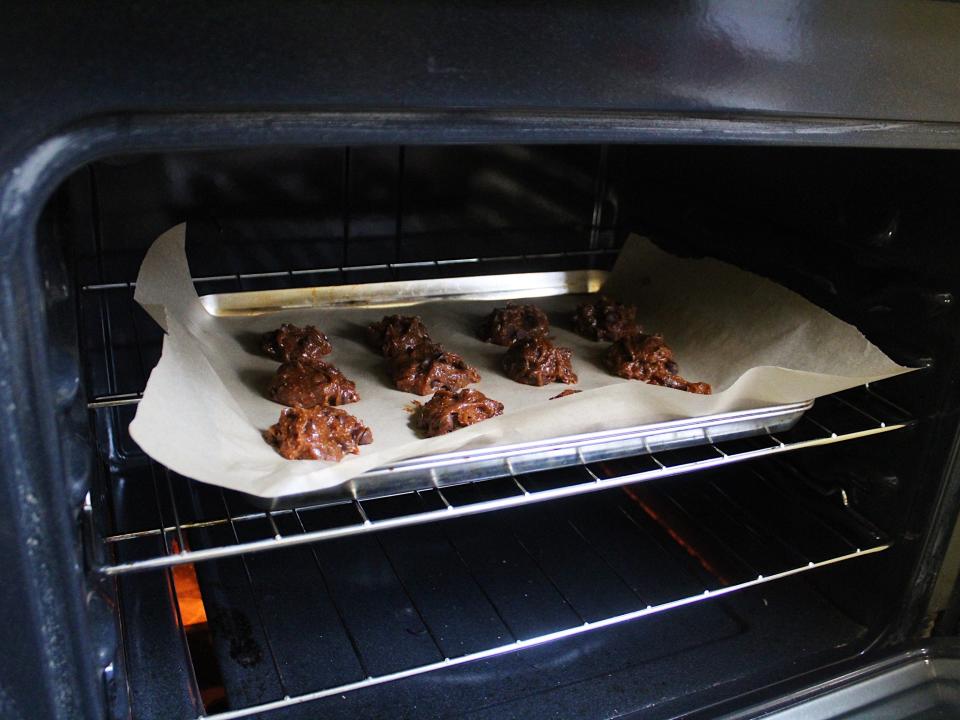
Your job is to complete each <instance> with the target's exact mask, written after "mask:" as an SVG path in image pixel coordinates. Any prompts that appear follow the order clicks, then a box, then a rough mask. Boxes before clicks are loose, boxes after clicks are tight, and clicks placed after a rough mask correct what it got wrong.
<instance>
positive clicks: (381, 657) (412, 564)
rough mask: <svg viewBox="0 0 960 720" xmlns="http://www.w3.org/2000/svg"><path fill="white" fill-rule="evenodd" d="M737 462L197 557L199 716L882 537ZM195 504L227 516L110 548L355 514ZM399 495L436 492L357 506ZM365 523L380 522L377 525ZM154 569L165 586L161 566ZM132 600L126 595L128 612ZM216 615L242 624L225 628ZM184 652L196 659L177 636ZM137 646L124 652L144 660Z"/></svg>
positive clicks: (829, 556)
mask: <svg viewBox="0 0 960 720" xmlns="http://www.w3.org/2000/svg"><path fill="white" fill-rule="evenodd" d="M743 467H744V468H745V469H738V468H724V469H722V470H720V471H719V472H717V473H711V474H710V475H709V476H708V477H706V478H701V479H702V480H703V481H702V482H697V483H677V482H675V483H668V484H659V483H658V484H651V485H640V486H631V487H628V488H623V489H622V490H609V491H606V492H600V493H597V494H594V495H591V496H590V497H588V498H578V499H576V500H574V499H570V500H559V501H557V502H554V503H549V504H546V505H534V506H531V507H524V508H515V509H512V510H509V511H506V512H501V513H493V514H485V515H482V516H478V517H474V518H462V519H461V520H459V521H454V522H448V523H438V524H434V525H425V526H421V527H418V528H411V527H407V528H398V527H395V526H394V527H393V529H391V530H386V529H384V526H383V525H380V526H379V527H380V529H384V532H381V533H378V534H376V535H374V536H372V537H369V536H366V535H365V534H362V533H363V531H361V530H360V528H361V527H364V526H362V525H360V524H353V525H349V526H347V527H348V528H349V530H347V532H346V533H345V534H343V535H339V536H338V537H339V539H337V540H331V541H330V542H327V543H321V544H315V545H312V546H311V547H309V548H297V547H286V548H285V549H283V550H280V551H279V552H278V553H276V554H269V555H264V554H261V553H252V552H245V553H244V554H241V555H239V557H224V556H219V557H218V558H217V559H212V560H210V562H205V563H201V564H199V565H196V566H195V572H196V574H197V577H198V578H199V586H200V588H201V589H202V591H203V598H204V602H205V604H206V612H207V616H208V617H209V618H213V620H211V621H209V622H208V625H209V627H206V626H205V627H203V628H201V629H200V632H204V633H207V634H208V635H209V639H208V642H209V643H210V644H211V645H212V646H213V647H214V649H215V653H218V654H219V655H220V658H221V660H220V666H221V672H222V678H221V679H220V681H219V682H222V684H223V686H224V688H225V692H226V695H227V697H228V698H230V706H229V708H228V709H227V708H223V707H210V708H206V707H203V706H197V707H196V708H195V711H196V713H197V715H198V716H203V715H206V716H208V717H215V718H218V720H227V719H228V718H241V717H247V716H253V715H259V714H260V713H266V712H268V711H270V710H278V709H283V708H289V707H291V706H295V705H298V704H301V703H307V702H313V701H321V700H323V699H324V698H331V699H332V700H331V702H335V703H341V702H342V701H343V696H346V695H347V694H349V693H351V692H352V691H357V690H364V689H367V690H369V689H371V688H374V687H377V686H381V685H385V684H387V683H392V682H396V681H401V680H404V679H412V678H415V677H416V676H418V675H423V674H425V673H431V672H450V671H453V670H454V669H455V668H457V667H458V666H462V665H466V664H468V663H479V662H481V661H487V662H489V661H492V660H494V659H495V658H498V657H501V656H507V655H510V654H512V653H516V652H518V651H521V650H524V651H528V650H531V649H532V648H535V647H537V646H540V645H544V644H546V643H553V642H557V643H564V642H577V637H578V636H581V635H584V634H585V633H603V631H604V629H607V628H612V627H614V626H620V627H624V628H626V629H622V630H618V631H617V632H618V633H628V634H629V633H631V632H633V631H631V630H630V629H629V628H630V627H634V626H635V623H631V621H640V622H641V626H642V623H643V621H642V619H643V618H648V617H651V616H654V615H657V614H660V613H663V612H665V611H673V612H683V608H685V607H688V606H692V605H698V606H699V604H701V603H704V602H706V601H710V600H717V599H720V598H725V597H727V596H730V595H731V594H732V593H738V592H741V591H746V590H749V589H750V588H753V587H756V586H759V585H763V584H766V583H769V582H771V581H774V580H778V581H785V580H786V579H787V578H790V577H791V576H795V575H798V574H800V573H805V572H808V571H810V570H813V569H816V568H821V567H825V566H828V565H834V564H837V563H842V562H847V561H851V560H855V559H858V558H863V557H868V556H872V555H874V554H876V553H881V552H883V551H884V550H887V549H888V548H889V546H890V545H889V541H888V540H887V539H886V538H885V537H884V536H883V535H882V534H881V533H880V532H879V531H877V530H876V529H875V528H872V527H870V526H869V525H868V524H867V523H865V522H864V521H862V520H861V519H859V518H858V517H857V516H856V514H855V513H849V514H848V513H843V512H841V513H839V514H838V513H833V514H831V513H827V512H822V511H821V509H820V508H818V507H815V506H813V505H808V504H806V503H807V502H808V499H807V498H804V497H801V494H800V493H793V492H792V491H791V488H790V482H789V481H788V482H785V483H784V482H782V478H777V476H776V471H775V469H766V470H756V469H755V470H751V469H750V468H748V467H746V466H743ZM600 469H601V470H602V469H603V468H600ZM157 470H159V469H157ZM144 484H146V485H152V486H153V487H152V488H151V489H152V490H155V491H156V492H157V498H158V501H160V503H161V504H163V502H162V501H163V500H165V499H167V498H165V495H166V494H167V493H169V500H170V501H171V502H173V503H174V507H175V506H176V504H178V503H180V502H181V501H182V500H185V499H187V498H186V497H185V494H184V491H187V494H189V488H188V487H187V486H186V485H185V484H183V483H181V482H179V481H177V480H176V479H175V478H170V477H169V476H165V475H164V474H162V471H160V472H157V471H155V472H154V474H153V477H152V482H151V481H150V480H147V481H146V482H145V483H144ZM455 490H457V492H458V494H459V495H460V496H461V497H462V500H463V501H464V502H471V501H472V502H474V503H483V502H485V501H486V498H489V497H490V496H491V495H493V496H496V494H497V488H494V487H491V486H490V484H489V483H476V484H473V485H470V486H467V487H464V488H458V489H455ZM193 499H194V500H196V501H197V509H198V510H199V511H203V510H205V509H206V510H212V509H213V508H215V507H216V506H217V505H219V506H220V508H221V510H222V512H223V513H224V514H225V515H226V517H225V518H223V519H222V521H213V522H208V523H184V522H183V520H184V518H181V524H180V525H179V526H177V527H175V528H174V529H172V530H171V531H169V532H168V531H166V530H164V532H162V533H160V532H159V528H158V531H157V532H155V533H153V534H147V535H140V536H138V537H137V538H136V539H134V538H132V537H128V538H125V539H119V538H112V539H111V541H112V544H113V545H114V546H115V547H114V549H115V550H116V551H117V553H118V555H120V556H121V557H126V558H130V557H134V556H136V555H138V554H141V553H143V552H144V551H145V549H146V548H147V547H148V546H150V545H152V546H163V547H165V548H167V550H168V551H169V549H170V548H172V547H175V546H179V545H180V543H181V542H182V543H184V544H185V545H187V546H192V547H196V546H201V545H204V544H208V545H210V546H211V547H212V546H214V545H217V544H221V543H224V541H225V539H227V540H228V541H229V540H230V539H232V541H233V542H234V543H235V544H234V545H232V546H230V547H231V549H236V550H238V551H239V550H252V549H253V548H252V547H250V546H249V545H247V546H246V547H244V546H245V544H246V541H247V540H248V539H250V538H253V537H256V536H258V535H260V534H263V533H274V532H278V533H284V534H286V533H291V532H294V533H297V532H299V533H301V535H302V536H306V535H307V534H308V533H310V532H311V531H314V530H316V529H318V528H323V527H328V526H330V525H336V523H338V522H341V521H342V518H339V517H338V515H340V514H343V513H344V512H347V513H349V511H350V510H351V508H349V507H347V508H344V507H342V506H332V507H326V508H304V509H297V510H292V511H289V512H287V513H279V514H274V515H273V516H271V515H270V514H261V515H259V516H257V517H244V516H237V515H234V514H233V513H232V512H231V510H230V504H231V502H230V500H229V498H227V497H226V496H225V495H224V494H222V493H221V492H220V491H219V490H216V491H211V492H210V493H209V494H207V495H205V496H204V497H200V498H196V497H195V498H193ZM407 501H409V502H412V503H417V504H422V506H423V507H424V508H426V507H429V505H430V503H431V498H430V497H428V496H424V495H420V496H417V497H414V498H389V499H386V500H384V501H382V505H381V506H378V507H376V508H373V507H368V508H366V509H365V510H364V509H362V508H356V509H357V510H358V511H363V512H366V513H371V512H373V511H374V510H376V511H377V512H378V513H380V514H384V513H391V512H393V513H396V512H402V510H401V509H400V508H402V507H403V506H404V505H405V504H406V503H407ZM210 506H212V508H211V507H210ZM367 520H368V521H369V522H370V523H372V524H373V525H374V527H376V526H377V525H376V524H377V523H378V522H384V521H378V520H376V519H375V518H371V517H369V516H368V518H367ZM357 533H361V534H357ZM224 547H226V546H224ZM194 559H196V557H195V556H194ZM571 563H572V564H571ZM357 565H359V566H360V568H359V569H357V567H356V566H357ZM127 569H128V570H129V569H132V568H131V567H128V568H127ZM141 569H142V568H141ZM163 572H164V573H166V575H167V577H168V582H169V583H170V585H171V587H174V586H175V585H176V581H175V580H174V576H173V568H170V567H166V568H165V569H164V570H163ZM358 573H359V574H358ZM146 575H149V573H148V574H146ZM146 575H141V574H128V573H123V574H121V576H120V579H121V580H122V581H123V582H125V583H133V584H134V585H133V586H135V583H137V582H139V579H140V578H141V577H144V578H145V577H146ZM359 578H363V579H362V580H360V579H359ZM127 587H128V588H129V587H131V586H130V585H128V586H127ZM793 591H797V590H796V588H793ZM142 602H143V600H142V599H140V601H138V602H134V603H132V604H133V606H134V607H137V608H140V607H141V603H142ZM278 604H279V605H278ZM278 607H279V608H281V610H278ZM705 612H707V613H708V615H709V618H710V619H709V621H708V623H707V626H706V627H704V628H702V629H701V630H699V631H698V630H696V629H694V630H693V632H703V633H705V634H710V633H716V632H718V628H724V627H729V626H732V625H734V624H735V622H734V621H732V620H731V618H730V617H728V616H727V614H726V612H727V611H726V610H724V605H723V604H722V603H721V604H719V605H717V604H716V603H714V604H713V606H711V608H710V609H707V610H705ZM225 614H227V617H229V618H238V617H242V618H245V619H246V620H245V621H242V622H241V621H237V622H232V621H231V622H228V623H224V622H223V621H222V618H223V617H224V615H225ZM627 623H630V625H629V626H626V625H625V624H627ZM180 629H181V632H182V633H184V637H186V634H185V631H184V628H183V627H181V628H180ZM728 631H729V632H734V630H733V629H732V627H731V628H730V629H729V630H728ZM191 632H197V628H196V627H194V628H192V629H191ZM636 632H642V627H640V628H639V629H637V630H636ZM292 638H297V641H296V643H295V646H296V647H295V648H291V647H290V645H291V642H292ZM637 645H641V646H642V645H643V643H636V642H635V643H634V646H637ZM238 647H239V648H241V649H242V648H256V649H257V650H256V652H257V657H260V656H261V655H262V661H260V662H258V663H256V665H255V666H252V665H250V664H246V663H244V662H238V661H236V660H235V659H234V656H235V655H236V652H237V648H238ZM304 648H306V651H304ZM184 652H185V653H186V655H187V657H188V660H190V662H191V663H192V662H193V661H192V659H190V650H189V646H188V645H185V646H184ZM250 652H251V653H253V652H254V651H253V650H252V649H251V650H250ZM231 653H233V655H231ZM133 656H134V661H133V662H134V664H135V662H136V660H135V658H136V657H138V654H137V653H133ZM331 656H332V657H335V658H337V662H336V663H331V661H330V659H329V658H330V657H331ZM240 659H241V661H242V660H243V657H241V658H240ZM320 659H322V661H321V660H320ZM131 672H132V673H134V675H135V674H136V672H137V668H136V667H135V666H134V667H132V668H131ZM190 682H192V683H194V685H195V687H194V688H193V692H191V693H190V696H191V697H196V698H200V697H202V696H203V692H202V691H203V690H204V688H203V687H200V686H198V685H196V684H197V682H198V681H197V679H196V677H195V676H194V677H191V678H190ZM334 707H336V706H334ZM317 712H319V710H317ZM324 712H325V711H324ZM330 716H331V717H334V716H336V717H339V716H340V715H336V714H331V715H330ZM344 716H347V717H349V716H350V714H349V712H347V713H345V714H344Z"/></svg>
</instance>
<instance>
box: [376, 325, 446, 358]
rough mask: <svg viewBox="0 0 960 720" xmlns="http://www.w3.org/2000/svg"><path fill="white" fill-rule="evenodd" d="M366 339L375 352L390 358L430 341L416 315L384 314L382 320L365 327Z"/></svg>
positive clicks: (425, 329)
mask: <svg viewBox="0 0 960 720" xmlns="http://www.w3.org/2000/svg"><path fill="white" fill-rule="evenodd" d="M367 339H368V340H369V341H370V344H371V345H372V346H373V347H374V348H375V349H376V351H377V352H379V353H380V354H381V355H383V356H384V357H386V358H392V357H395V356H397V355H400V354H402V353H406V352H410V351H411V350H413V349H414V348H415V347H417V346H418V345H422V344H423V343H425V342H430V335H429V334H428V333H427V328H426V327H425V326H424V324H423V321H422V320H421V319H420V318H418V317H416V316H411V315H385V316H384V318H383V320H381V321H380V322H375V323H371V324H370V325H369V326H368V327H367Z"/></svg>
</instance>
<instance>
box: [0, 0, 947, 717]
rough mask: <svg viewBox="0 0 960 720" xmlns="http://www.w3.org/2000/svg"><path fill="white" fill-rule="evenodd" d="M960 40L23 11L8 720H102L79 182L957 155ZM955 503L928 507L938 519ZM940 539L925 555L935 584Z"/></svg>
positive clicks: (560, 22)
mask: <svg viewBox="0 0 960 720" xmlns="http://www.w3.org/2000/svg"><path fill="white" fill-rule="evenodd" d="M854 18H855V21H854V20H853V19H854ZM958 26H960V8H957V7H956V6H953V5H951V4H947V3H872V2H841V3H826V2H825V3H809V4H804V5H803V6H797V5H796V4H794V3H786V2H783V3H765V4H764V5H763V6H762V7H754V6H752V5H751V4H742V5H741V4H733V3H731V4H729V5H721V6H719V7H718V6H717V4H715V3H706V2H704V3H693V4H687V5H685V6H684V7H683V8H682V9H678V8H675V7H672V6H666V5H663V6H661V5H659V4H646V5H644V6H643V7H642V8H635V7H631V6H629V5H626V4H624V5H604V6H596V7H592V8H585V7H580V6H578V5H576V4H572V3H571V4H564V5H561V6H559V7H558V6H556V5H555V4H551V5H547V4H545V3H544V4H534V3H528V4H523V5H521V6H516V7H513V8H510V9H498V10H494V9H492V8H489V7H484V6H481V5H479V4H477V5H468V6H458V7H456V8H454V7H448V6H445V5H442V4H431V3H420V4H416V5H413V6H408V7H406V8H404V9H402V10H401V9H397V8H395V7H393V5H391V4H386V3H382V4H378V3H369V4H345V5H344V6H342V7H341V6H334V5H324V6H319V5H316V6H313V5H293V4H291V5H283V6H276V5H275V4H273V3H241V4H239V5H236V6H234V7H233V8H231V11H230V12H229V13H224V12H223V11H222V8H216V7H214V6H212V5H211V6H207V5H204V4H203V3H183V4H176V5H165V6H162V7H161V6H157V7H156V8H149V7H148V6H146V5H130V6H122V7H117V8H111V9H110V11H109V12H106V11H102V10H101V11H99V12H91V11H90V10H89V9H88V8H85V7H82V6H79V5H71V4H54V3H49V4H48V3H41V4H26V3H25V4H22V5H21V6H19V7H12V8H6V9H5V19H4V23H3V24H2V27H0V39H2V41H3V42H2V43H0V48H2V49H0V53H2V56H3V62H2V64H0V67H3V68H4V70H3V81H2V82H0V259H2V262H3V266H2V269H0V273H2V275H0V293H2V297H0V339H2V344H0V365H2V382H0V411H2V418H0V422H2V425H3V427H4V430H5V432H4V434H3V441H2V443H0V461H2V467H3V483H2V493H3V502H4V505H5V507H6V508H7V512H6V513H5V518H4V522H3V523H0V547H2V548H3V557H4V561H3V566H4V576H5V582H4V584H3V590H2V591H0V593H2V595H0V606H2V607H3V608H4V610H5V620H6V622H5V623H4V624H3V628H2V629H0V641H2V643H3V645H4V647H7V648H8V652H7V653H5V654H4V656H3V659H2V660H0V677H3V678H4V679H5V680H4V686H3V688H2V691H3V692H2V696H0V708H2V711H3V714H4V716H5V717H18V716H21V717H63V718H67V717H83V716H86V717H99V716H102V715H103V704H104V700H103V694H102V692H101V689H102V688H101V686H102V682H103V679H102V678H101V677H98V676H97V675H96V670H95V669H96V668H99V667H101V666H102V661H103V660H104V659H105V658H106V657H107V655H106V649H108V648H109V647H110V646H111V642H112V638H111V637H110V634H109V627H111V626H112V623H111V621H110V620H109V617H110V608H106V607H102V606H100V605H99V600H97V598H98V597H100V596H99V595H98V594H97V593H96V592H93V593H89V594H88V593H87V588H86V586H85V579H84V577H83V572H82V568H83V558H82V557H81V548H82V545H81V543H80V542H79V539H78V523H77V515H78V513H79V512H81V508H82V498H83V496H84V495H85V492H86V487H87V482H88V481H87V479H86V478H87V473H88V471H89V465H90V461H91V454H90V452H89V449H88V447H87V446H86V444H85V443H86V439H85V437H84V436H82V435H78V434H77V433H76V428H77V427H78V424H77V421H78V417H82V416H83V415H84V414H85V413H84V411H83V400H84V398H83V394H82V393H81V392H79V388H78V378H79V370H78V366H77V360H76V341H75V337H74V335H73V330H72V324H71V322H70V319H69V317H70V314H71V312H72V308H73V307H74V305H73V302H74V300H73V298H71V297H70V296H69V295H70V283H69V278H68V277H67V275H66V273H65V272H64V271H63V270H62V267H61V266H60V264H59V257H58V255H57V253H50V252H48V251H47V250H46V249H44V248H45V247H54V246H55V244H56V243H57V242H58V241H66V240H69V239H67V238H56V237H54V236H53V233H54V232H55V231H56V228H57V227H58V226H57V225H56V224H55V223H51V224H50V225H49V226H47V225H46V224H45V223H44V224H43V225H40V227H41V228H45V227H47V228H48V229H42V230H41V231H40V232H38V230H37V228H38V221H39V220H40V217H41V212H42V211H43V208H44V206H45V204H46V201H47V199H48V198H49V196H50V195H51V193H52V192H53V190H54V188H55V187H56V186H57V185H58V184H59V183H60V181H62V180H63V179H64V178H65V177H66V176H67V175H69V174H70V173H71V172H73V171H75V170H76V169H77V168H79V167H80V166H81V165H83V164H84V163H86V162H88V161H91V160H94V159H96V158H99V157H104V156H107V155H114V154H123V153H129V152H150V151H158V150H170V151H172V150H184V149H210V148H230V147H256V146H267V145H288V146H318V145H326V144H350V143H355V144H384V143H423V142H433V143H476V142H501V143H506V142H522V143H546V142H553V143H558V142H560V143H568V142H579V143H601V142H611V143H662V142H671V143H678V142H692V143H746V142H750V143H759V144H786V145H795V144H803V145H814V144H817V145H826V146H833V145H847V146H874V145H888V146H895V147H929V148H956V147H957V145H958V137H960V135H958V129H957V127H956V126H955V125H954V124H953V123H958V122H960V94H958V93H957V91H956V84H955V83H956V78H957V77H958V76H960V73H958V72H957V71H958V70H960V46H958V45H957V44H956V43H955V42H951V39H952V38H953V37H955V35H956V30H957V29H958ZM48 212H55V208H52V209H50V210H48ZM71 231H72V232H76V233H77V236H80V235H82V234H83V233H86V232H89V228H82V227H76V228H71ZM48 232H49V235H48V234H47V233H48ZM944 432H946V431H944ZM951 439H952V438H949V437H945V438H943V439H942V440H943V443H942V444H944V445H945V446H948V445H949V443H950V441H951ZM952 487H953V485H951V484H949V483H946V482H945V483H943V484H942V485H941V486H940V488H939V489H938V490H936V491H934V492H935V493H936V492H939V493H940V494H941V495H942V497H941V498H940V499H941V500H942V501H943V503H942V504H941V505H940V506H939V507H941V509H942V511H943V512H944V514H945V517H949V516H950V515H949V513H950V511H951V510H955V507H954V506H953V505H952V504H951V502H952V499H951V488H952ZM933 526H934V527H937V528H939V529H941V530H942V531H943V532H946V529H945V528H944V527H943V524H942V523H940V524H939V525H938V524H936V523H934V525H933ZM942 542H943V538H936V537H933V538H930V539H929V543H930V544H929V548H930V550H931V551H934V552H931V554H930V557H929V560H928V561H929V562H931V563H933V567H934V568H935V564H936V562H937V557H938V554H937V553H936V552H935V551H936V550H937V549H938V548H939V547H940V544H941V543H942ZM919 571H921V572H923V571H926V574H925V575H924V576H923V579H927V580H928V579H929V573H930V572H932V570H931V569H930V568H920V569H919ZM918 602H919V601H918Z"/></svg>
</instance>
